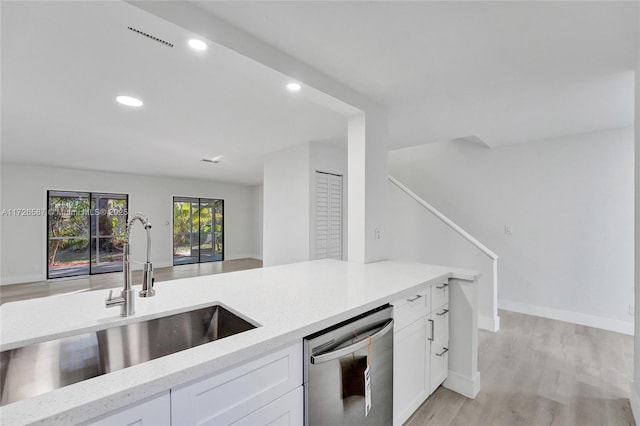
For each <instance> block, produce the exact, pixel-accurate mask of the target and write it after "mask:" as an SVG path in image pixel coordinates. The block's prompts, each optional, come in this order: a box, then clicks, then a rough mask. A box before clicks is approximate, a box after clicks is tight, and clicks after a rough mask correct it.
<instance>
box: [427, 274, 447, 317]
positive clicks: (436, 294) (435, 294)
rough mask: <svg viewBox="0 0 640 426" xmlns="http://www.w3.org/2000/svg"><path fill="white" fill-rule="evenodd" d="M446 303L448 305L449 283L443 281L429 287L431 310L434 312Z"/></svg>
mask: <svg viewBox="0 0 640 426" xmlns="http://www.w3.org/2000/svg"><path fill="white" fill-rule="evenodd" d="M447 303H449V282H448V281H443V282H441V283H440V284H433V285H432V286H431V306H430V308H431V310H436V309H437V308H439V307H440V306H442V305H444V304H447Z"/></svg>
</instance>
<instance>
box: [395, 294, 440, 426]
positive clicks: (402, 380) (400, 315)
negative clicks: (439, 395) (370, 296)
mask: <svg viewBox="0 0 640 426" xmlns="http://www.w3.org/2000/svg"><path fill="white" fill-rule="evenodd" d="M448 288H449V285H448V283H447V282H441V283H436V284H432V285H426V284H425V285H424V286H423V287H421V288H420V290H418V291H417V292H416V293H415V294H414V295H411V296H409V297H406V298H403V299H399V300H396V301H395V302H393V303H392V305H393V309H394V314H393V315H394V321H395V324H394V336H393V338H394V342H393V346H394V353H393V376H394V377H393V423H394V425H401V424H402V423H404V422H405V421H406V420H407V419H408V418H409V417H410V416H411V414H413V412H414V411H415V410H416V409H417V408H418V407H419V406H420V405H421V404H422V403H423V402H424V401H425V400H426V399H427V398H428V396H429V395H430V394H431V393H433V391H434V390H435V389H436V388H437V387H438V386H440V384H442V382H443V381H444V380H445V379H446V378H447V374H448V359H449V357H448V350H449V349H448V341H449V304H448V303H449V290H448Z"/></svg>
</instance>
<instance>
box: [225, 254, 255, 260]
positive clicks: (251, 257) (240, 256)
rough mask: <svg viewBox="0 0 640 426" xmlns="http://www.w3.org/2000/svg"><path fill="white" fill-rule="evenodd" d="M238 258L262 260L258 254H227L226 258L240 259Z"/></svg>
mask: <svg viewBox="0 0 640 426" xmlns="http://www.w3.org/2000/svg"><path fill="white" fill-rule="evenodd" d="M238 259H259V260H262V259H261V258H260V257H258V256H256V255H255V254H235V255H233V256H225V258H224V260H238Z"/></svg>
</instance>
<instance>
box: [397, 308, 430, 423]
mask: <svg viewBox="0 0 640 426" xmlns="http://www.w3.org/2000/svg"><path fill="white" fill-rule="evenodd" d="M393 339H394V341H393V346H394V350H393V417H394V419H393V423H394V425H401V424H402V423H403V422H405V421H406V420H407V419H408V418H409V416H411V414H413V412H414V411H415V410H416V409H417V408H418V407H419V406H420V404H422V402H423V401H424V400H425V398H427V396H428V395H429V365H428V361H429V352H428V348H429V344H428V342H427V318H426V316H423V317H422V318H420V319H418V320H417V321H415V322H413V323H412V324H410V325H408V326H406V327H405V328H403V329H402V330H399V331H398V332H396V333H395V334H394V336H393Z"/></svg>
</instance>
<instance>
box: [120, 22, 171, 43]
mask: <svg viewBox="0 0 640 426" xmlns="http://www.w3.org/2000/svg"><path fill="white" fill-rule="evenodd" d="M127 28H128V29H130V30H131V31H133V32H134V33H136V34H140V35H141V36H144V37H147V38H150V39H151V40H153V41H157V42H158V43H161V44H164V45H165V46H169V47H173V43H169V42H168V41H166V40H163V39H161V38H158V37H156V36H152V35H151V34H148V33H145V32H144V31H140V30H138V29H136V28H133V27H127Z"/></svg>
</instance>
